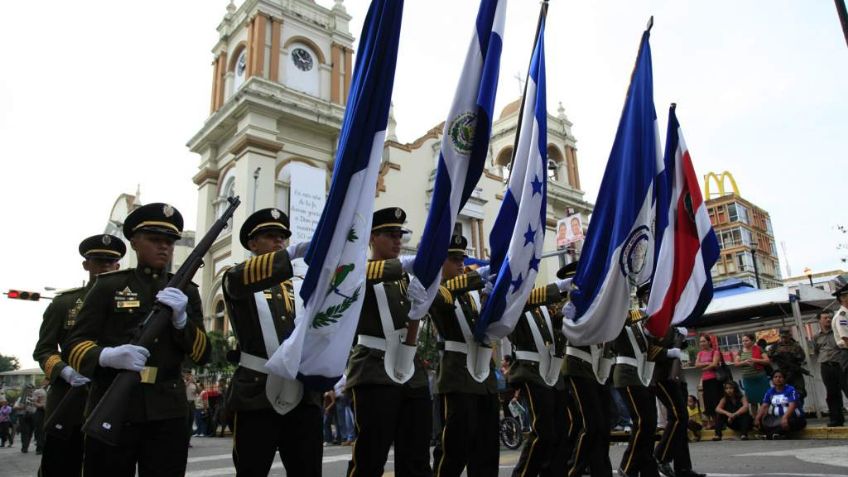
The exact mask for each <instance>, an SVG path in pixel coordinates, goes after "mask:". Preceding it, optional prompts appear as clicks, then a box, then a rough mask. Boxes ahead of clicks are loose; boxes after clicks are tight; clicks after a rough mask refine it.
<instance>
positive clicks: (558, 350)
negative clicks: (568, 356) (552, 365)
mask: <svg viewBox="0 0 848 477" xmlns="http://www.w3.org/2000/svg"><path fill="white" fill-rule="evenodd" d="M564 298H565V297H564V296H563V295H562V294H561V293H560V291H559V288H557V286H556V284H550V285H546V286H543V287H537V288H534V289H533V290H531V291H530V298H529V299H528V300H527V304H526V305H525V307H524V312H528V311H529V312H530V313H531V314H532V315H533V319H534V320H535V322H536V326H537V327H538V328H539V332H540V333H541V335H542V339H543V340H544V341H545V345H548V346H554V354H555V355H556V356H558V357H562V356H565V337H564V336H563V335H562V334H561V333H560V334H557V333H556V332H554V333H553V334H552V333H550V332H549V330H548V324H547V323H546V322H545V317H544V316H542V313H541V312H540V311H539V308H540V307H542V306H548V305H552V304H555V303H558V302H560V301H562V300H563V299H564ZM551 321H552V326H553V327H554V330H556V328H557V325H556V322H557V321H555V320H554V317H551ZM558 322H559V324H560V328H561V327H562V320H561V319H560V320H559V321H558ZM557 338H559V339H557ZM509 341H510V342H511V343H512V350H513V354H515V351H530V352H540V353H546V352H547V350H537V349H536V342H535V341H534V340H533V334H532V332H531V331H530V324H529V323H528V322H527V317H526V316H525V314H524V313H522V314H521V317H520V318H519V319H518V323H516V325H515V329H513V330H512V333H510V335H509ZM508 381H509V383H510V384H520V383H524V382H529V383H533V384H538V385H539V386H547V384H546V383H545V381H544V379H542V375H541V374H539V363H538V362H537V361H525V360H522V359H517V358H515V359H514V360H513V362H512V365H510V367H509V374H508Z"/></svg>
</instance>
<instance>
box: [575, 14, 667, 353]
mask: <svg viewBox="0 0 848 477" xmlns="http://www.w3.org/2000/svg"><path fill="white" fill-rule="evenodd" d="M649 37H650V26H649V27H648V30H646V31H645V33H643V34H642V42H641V45H640V47H639V56H638V58H637V59H636V67H635V68H634V70H633V76H632V78H631V80H630V88H629V89H628V91H627V99H626V100H625V102H624V110H623V111H622V113H621V120H620V121H619V124H618V132H617V133H616V135H615V142H614V143H613V146H612V151H611V152H610V157H609V161H608V162H607V168H606V171H605V172H604V178H603V181H602V182H601V189H600V191H599V193H598V199H597V203H596V205H595V210H594V211H593V212H592V220H591V222H590V223H589V230H588V231H587V233H586V240H585V242H584V243H583V251H582V254H581V257H580V263H579V264H578V266H577V274H576V275H575V276H574V282H573V283H574V285H575V287H576V290H574V291H572V292H571V302H572V303H573V306H574V308H575V310H574V311H575V313H574V316H573V317H572V316H569V315H568V314H567V315H566V317H567V319H566V320H564V321H565V323H564V326H563V332H564V333H565V335H566V337H567V338H568V340H569V342H570V343H572V344H574V345H578V346H579V345H591V344H599V343H604V342H607V341H611V340H613V339H615V337H616V336H618V333H619V332H620V331H621V328H622V326H624V321H625V318H626V316H627V310H628V308H629V305H630V290H631V286H635V285H639V284H641V283H643V282H645V281H647V280H648V279H649V278H650V277H651V272H652V271H653V257H654V238H653V232H652V227H653V220H654V213H653V209H652V207H653V189H652V187H653V182H654V177H655V176H656V175H657V170H658V169H659V168H660V165H661V163H662V159H661V158H660V157H659V155H658V150H657V144H658V143H659V131H658V129H657V114H656V110H655V109H654V88H653V76H652V72H651V47H650V44H649V43H648V39H649Z"/></svg>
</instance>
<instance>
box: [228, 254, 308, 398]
mask: <svg viewBox="0 0 848 477" xmlns="http://www.w3.org/2000/svg"><path fill="white" fill-rule="evenodd" d="M292 274H293V271H292V266H291V260H290V259H289V255H288V253H287V252H286V251H285V250H282V251H279V252H271V253H267V254H264V255H259V256H256V257H253V258H250V259H248V260H245V261H244V262H242V263H239V264H238V265H236V266H234V267H232V268H229V269H228V270H227V271H226V272H225V273H224V286H223V288H224V302H225V304H226V306H227V314H228V315H229V319H230V324H231V325H232V328H233V333H234V334H235V336H236V339H238V343H239V344H238V346H239V350H240V351H241V352H242V353H248V354H251V355H253V356H256V357H259V358H264V359H268V358H270V356H268V352H267V351H266V349H265V340H264V338H263V337H262V327H261V326H260V324H259V314H258V312H257V309H256V300H255V298H254V293H256V292H262V293H263V295H264V297H265V299H266V300H267V302H268V308H269V309H270V310H271V316H272V318H273V320H274V329H275V331H276V332H277V340H278V341H279V342H280V343H282V342H283V341H284V340H285V339H286V338H288V337H289V336H290V335H291V334H292V332H293V331H294V320H295V306H294V289H293V288H292V282H291V277H292ZM267 381H268V375H267V374H265V373H260V372H257V371H253V370H252V369H248V368H244V367H241V366H239V367H238V368H236V371H235V373H233V379H232V381H231V383H230V386H229V388H228V393H227V396H226V402H227V409H229V410H231V411H255V410H259V409H270V408H271V403H270V402H268V398H267V396H266V394H265V383H266V382H267ZM320 397H321V396H320V394H318V393H315V392H310V391H306V392H304V397H303V401H304V402H306V403H308V404H314V405H316V406H317V405H320V403H321V399H320Z"/></svg>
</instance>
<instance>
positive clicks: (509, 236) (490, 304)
mask: <svg viewBox="0 0 848 477" xmlns="http://www.w3.org/2000/svg"><path fill="white" fill-rule="evenodd" d="M546 13H547V2H545V3H543V4H542V11H541V13H540V15H539V28H538V31H537V33H536V42H535V47H534V48H533V57H532V60H531V61H530V70H529V74H528V78H527V84H526V85H525V89H524V100H523V102H522V105H521V113H520V115H519V118H520V121H521V123H520V124H519V126H518V136H517V137H516V141H515V144H516V147H515V149H514V150H515V153H514V155H513V159H512V169H511V173H510V176H509V183H508V184H507V188H506V192H505V193H504V198H503V202H502V203H501V208H500V210H499V211H498V216H497V218H496V219H495V224H494V226H493V227H492V232H491V233H490V234H489V246H490V248H491V264H490V271H491V273H492V274H495V275H496V276H497V278H496V279H495V285H494V288H493V290H492V293H491V294H490V295H489V298H488V300H487V301H486V304H485V305H484V306H483V310H482V311H481V313H480V320H479V321H478V322H477V324H476V327H475V330H474V334H475V336H476V338H477V340H479V341H482V342H489V341H494V340H497V339H500V338H503V337H504V336H506V335H508V334H509V333H510V332H511V331H512V329H513V328H514V327H515V324H516V322H518V318H519V317H520V316H521V312H522V310H523V309H524V304H525V303H526V302H527V297H528V295H529V294H530V290H532V289H533V286H534V284H535V281H536V274H537V273H538V272H539V263H540V262H541V259H542V245H543V242H544V240H545V215H546V210H547V207H546V203H547V195H548V176H547V167H546V165H547V156H548V153H547V150H548V147H547V144H548V139H547V131H548V122H547V119H548V109H547V99H546V96H545V41H544V38H545V14H546Z"/></svg>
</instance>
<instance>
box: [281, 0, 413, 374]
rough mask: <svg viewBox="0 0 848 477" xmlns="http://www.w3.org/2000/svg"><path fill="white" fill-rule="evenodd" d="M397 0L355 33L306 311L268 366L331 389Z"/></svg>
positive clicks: (343, 343)
mask: <svg viewBox="0 0 848 477" xmlns="http://www.w3.org/2000/svg"><path fill="white" fill-rule="evenodd" d="M402 14H403V1H402V0H373V1H372V2H371V5H370V7H369V8H368V14H367V15H366V17H365V23H364V25H363V26H362V34H361V35H360V42H359V53H358V54H357V56H356V64H355V66H354V74H353V79H352V81H351V92H350V96H349V97H348V103H347V109H346V110H345V115H344V121H343V122H342V129H341V133H340V136H339V148H338V152H337V154H336V163H335V167H334V169H333V178H332V184H331V186H330V193H329V196H328V197H327V203H326V204H325V205H324V211H323V212H322V213H321V219H320V221H319V222H318V226H317V228H316V230H315V234H314V236H313V237H312V242H311V244H310V246H309V250H308V251H307V253H306V257H305V260H306V263H307V264H308V265H309V270H308V271H307V273H306V276H305V277H304V280H303V284H302V286H301V288H300V296H301V297H302V298H303V303H304V312H303V313H302V314H299V315H298V316H297V318H296V319H295V329H294V332H293V333H292V335H291V336H289V337H288V338H287V339H286V340H285V341H283V344H282V345H281V346H280V347H279V348H278V349H277V351H276V352H275V353H274V355H273V356H271V359H269V360H268V363H267V364H266V368H267V369H268V370H269V371H270V372H272V373H273V374H276V375H278V376H282V377H284V378H288V379H295V378H297V379H299V380H301V381H302V382H303V383H304V386H306V387H307V388H310V389H320V390H327V389H332V387H333V384H335V383H336V381H338V380H339V377H340V376H341V375H342V373H343V371H344V368H345V364H346V362H347V357H348V353H349V352H350V344H351V343H352V342H353V336H354V334H355V332H356V325H357V323H358V321H359V313H360V311H361V309H362V302H363V300H364V297H365V265H366V260H367V252H368V240H369V237H370V232H371V219H372V214H373V210H374V198H375V194H374V191H375V190H376V187H377V172H378V170H379V167H380V158H381V156H382V153H383V140H384V139H385V136H386V124H387V122H388V116H389V101H390V99H391V96H392V86H393V84H394V77H395V64H396V62H397V52H398V37H399V35H400V25H401V17H402Z"/></svg>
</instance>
